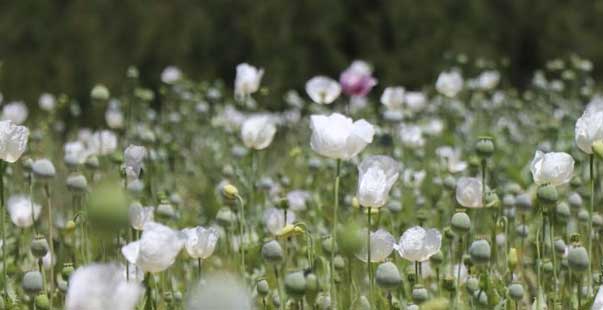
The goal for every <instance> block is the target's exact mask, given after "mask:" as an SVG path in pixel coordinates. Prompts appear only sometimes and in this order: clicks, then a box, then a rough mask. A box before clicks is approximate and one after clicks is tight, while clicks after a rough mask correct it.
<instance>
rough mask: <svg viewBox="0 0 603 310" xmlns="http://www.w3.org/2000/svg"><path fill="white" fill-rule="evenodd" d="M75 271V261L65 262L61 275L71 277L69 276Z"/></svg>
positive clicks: (66, 277)
mask: <svg viewBox="0 0 603 310" xmlns="http://www.w3.org/2000/svg"><path fill="white" fill-rule="evenodd" d="M74 271H75V268H74V267H73V263H65V264H64V265H63V269H61V275H62V276H63V278H65V279H69V277H70V276H71V274H72V273H73V272H74Z"/></svg>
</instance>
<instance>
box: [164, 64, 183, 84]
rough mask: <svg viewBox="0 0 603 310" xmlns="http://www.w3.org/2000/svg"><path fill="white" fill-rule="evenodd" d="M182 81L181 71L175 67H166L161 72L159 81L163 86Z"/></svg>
mask: <svg viewBox="0 0 603 310" xmlns="http://www.w3.org/2000/svg"><path fill="white" fill-rule="evenodd" d="M180 79H182V71H180V69H178V67H176V66H167V67H165V69H163V71H162V72H161V81H162V82H163V83H165V84H174V83H176V82H178V81H179V80H180Z"/></svg>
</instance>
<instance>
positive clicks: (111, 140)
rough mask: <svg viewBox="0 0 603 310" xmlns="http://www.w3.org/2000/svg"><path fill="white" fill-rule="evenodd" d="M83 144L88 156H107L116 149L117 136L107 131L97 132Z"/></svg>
mask: <svg viewBox="0 0 603 310" xmlns="http://www.w3.org/2000/svg"><path fill="white" fill-rule="evenodd" d="M85 143H86V145H87V149H88V152H89V153H90V154H93V155H109V154H111V153H113V152H115V150H116V149H117V136H116V135H115V133H113V132H112V131H109V130H102V131H97V132H95V133H94V134H92V136H91V137H90V139H88V140H86V141H85Z"/></svg>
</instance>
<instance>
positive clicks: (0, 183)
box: [0, 161, 8, 305]
mask: <svg viewBox="0 0 603 310" xmlns="http://www.w3.org/2000/svg"><path fill="white" fill-rule="evenodd" d="M5 169H6V163H5V162H4V161H0V205H1V206H2V210H0V213H1V214H2V219H0V224H1V225H2V286H4V296H3V298H4V304H5V305H8V282H7V276H6V250H7V248H8V246H7V244H6V206H5V205H4V172H5Z"/></svg>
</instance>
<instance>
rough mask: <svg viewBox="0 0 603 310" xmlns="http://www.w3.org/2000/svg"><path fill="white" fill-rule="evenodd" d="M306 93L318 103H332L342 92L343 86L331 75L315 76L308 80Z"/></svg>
mask: <svg viewBox="0 0 603 310" xmlns="http://www.w3.org/2000/svg"><path fill="white" fill-rule="evenodd" d="M306 93H308V96H310V98H311V99H312V101H314V102H316V103H319V104H330V103H332V102H333V101H335V99H337V97H339V95H340V94H341V86H339V83H337V81H335V80H333V79H331V78H329V77H326V76H315V77H313V78H311V79H310V80H308V82H306Z"/></svg>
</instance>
